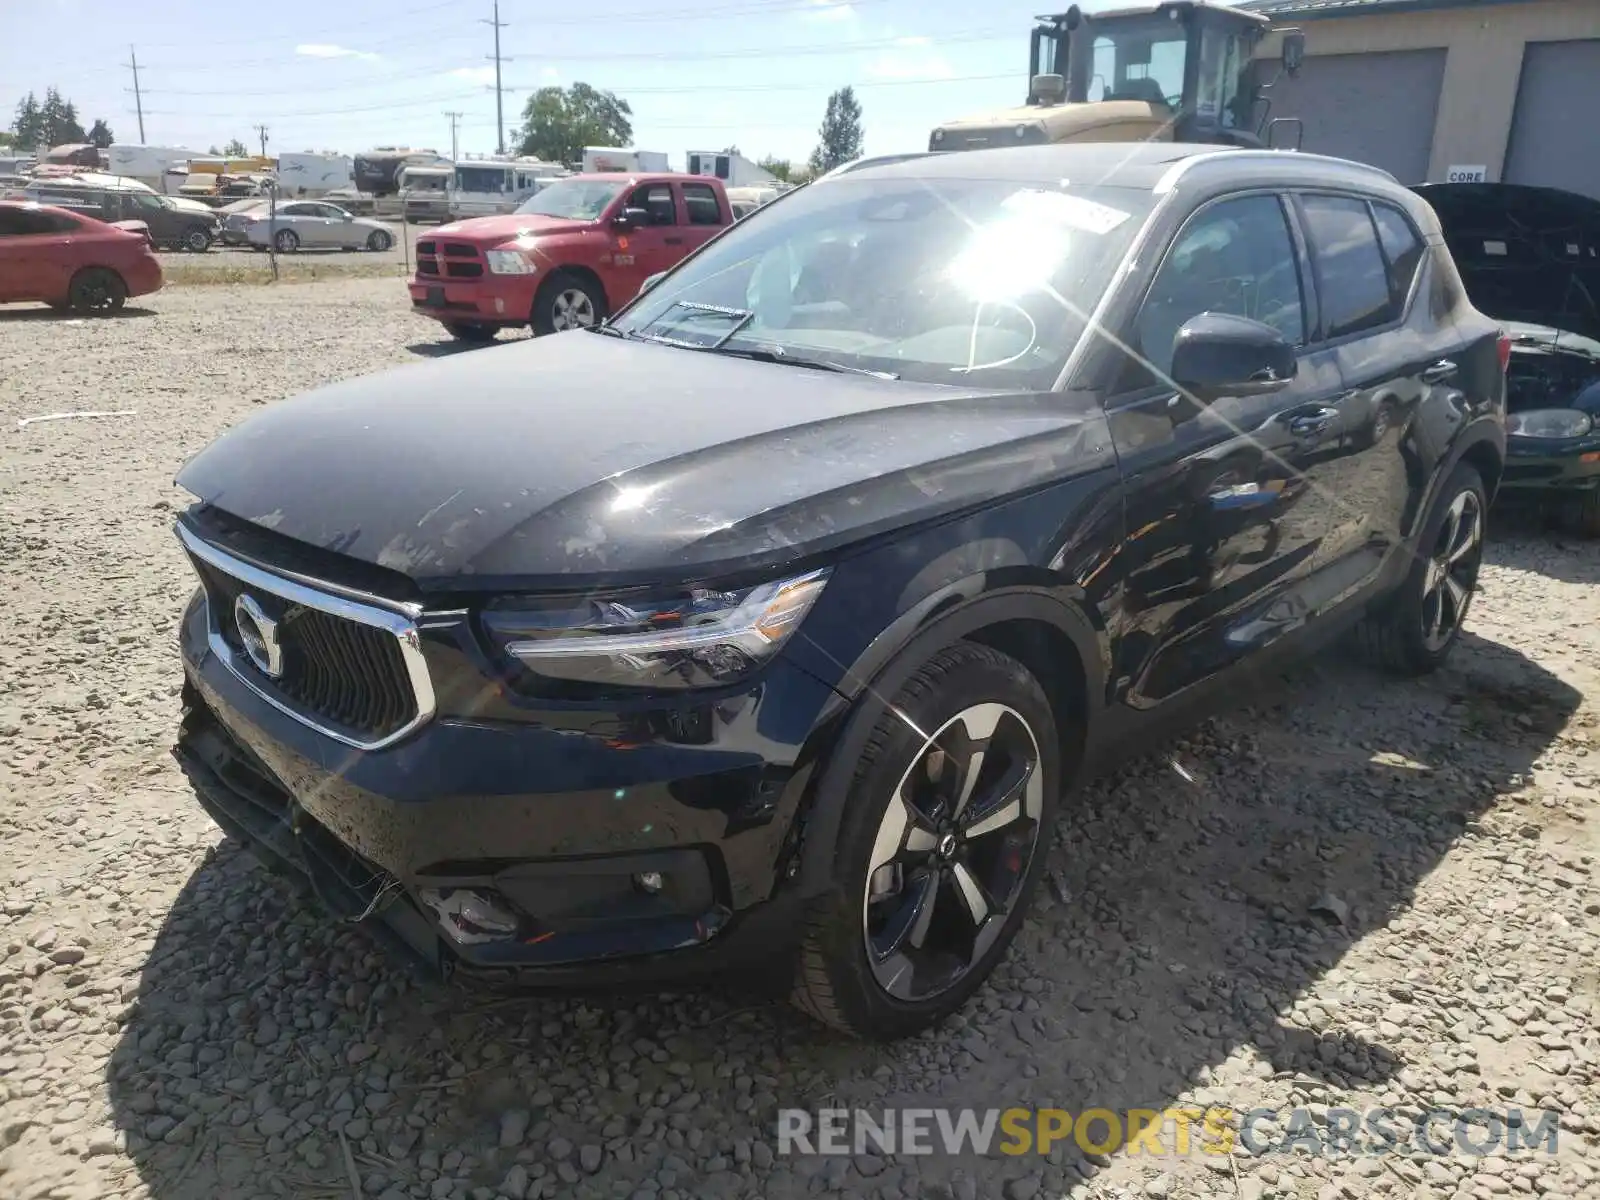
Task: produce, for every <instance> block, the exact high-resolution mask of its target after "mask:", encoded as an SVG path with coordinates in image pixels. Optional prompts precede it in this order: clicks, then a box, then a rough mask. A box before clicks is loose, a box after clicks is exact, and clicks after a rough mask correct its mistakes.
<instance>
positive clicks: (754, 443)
mask: <svg viewBox="0 0 1600 1200" xmlns="http://www.w3.org/2000/svg"><path fill="white" fill-rule="evenodd" d="M528 254H529V257H530V263H532V264H533V266H534V269H539V263H538V258H537V246H536V243H535V244H533V245H532V246H531V247H530V249H529V251H528ZM1507 353H1508V345H1507V342H1506V340H1505V338H1504V337H1503V336H1502V333H1501V330H1500V329H1499V328H1498V326H1497V325H1496V324H1495V323H1494V322H1492V321H1490V320H1489V319H1487V318H1486V317H1484V316H1482V315H1481V314H1480V313H1478V312H1477V311H1476V310H1474V309H1473V308H1472V307H1471V305H1470V304H1469V303H1468V302H1467V300H1466V297H1465V296H1464V294H1463V291H1462V287H1461V281H1460V279H1459V277H1458V276H1457V274H1456V271H1455V269H1454V267H1453V264H1452V261H1451V259H1450V256H1449V254H1448V252H1447V250H1446V249H1445V247H1444V243H1443V241H1442V239H1441V237H1440V231H1439V227H1438V224H1437V222H1436V220H1435V217H1434V214H1433V212H1432V211H1431V210H1430V208H1429V207H1428V205H1427V204H1426V202H1424V201H1423V200H1422V199H1421V198H1420V197H1418V196H1417V195H1415V194H1414V193H1412V192H1410V191H1408V190H1407V189H1405V188H1403V187H1400V186H1399V185H1397V184H1396V183H1395V182H1394V181H1393V180H1392V179H1391V178H1389V177H1388V176H1386V175H1384V174H1383V173H1381V172H1378V171H1374V170H1372V169H1369V168H1365V167H1360V166H1357V165H1355V164H1352V163H1345V162H1340V161H1336V160H1330V159H1321V158H1316V157H1313V156H1309V155H1298V154H1281V153H1267V152H1259V151H1249V150H1219V149H1217V148H1215V147H1198V146H1183V145H1171V144H1168V145H1148V146H1137V147H1130V146H1044V147H1028V148H1019V149H1004V150H993V151H978V152H972V153H963V154H947V155H931V156H910V157H903V158H900V159H897V160H894V161H888V162H882V163H872V162H867V163H862V164H857V165H856V166H855V167H854V168H852V169H850V170H847V171H844V172H842V173H836V174H835V175H833V176H830V177H826V178H824V179H822V180H820V181H818V182H816V183H814V184H812V185H810V186H807V187H804V188H800V189H796V190H795V191H793V192H791V193H789V194H787V195H785V196H784V197H781V198H780V199H778V200H777V201H775V202H773V203H772V204H770V205H768V206H766V207H765V208H763V209H762V210H761V211H760V212H758V213H756V214H754V215H753V216H751V217H750V218H748V219H746V220H744V221H741V222H739V223H738V224H737V225H735V226H733V227H731V228H730V229H728V230H727V231H726V232H725V233H723V234H722V235H721V236H719V237H718V238H717V239H716V240H714V241H713V242H711V243H709V244H708V245H707V246H706V247H704V248H703V249H702V250H700V251H698V252H697V253H696V254H694V255H693V256H691V257H690V258H689V259H687V260H685V261H684V262H683V263H682V264H680V265H679V266H678V267H677V268H675V269H674V270H673V271H671V272H670V273H668V274H667V275H666V276H665V277H664V278H661V279H659V280H657V281H656V282H654V284H653V286H650V287H649V288H648V289H647V290H646V291H645V292H644V293H643V294H642V295H640V296H639V297H637V298H636V299H635V300H634V301H633V302H632V303H631V304H630V305H628V306H627V307H625V308H624V309H623V310H621V311H620V312H618V313H617V314H615V315H614V316H613V317H612V318H611V319H610V320H609V321H608V322H607V323H606V324H605V325H604V326H603V327H602V328H599V329H597V330H582V331H573V332H570V333H567V334H562V335H560V336H557V337H551V338H541V339H538V340H537V341H530V342H524V343H517V344H511V345H506V346H501V347H495V348H491V349H486V350H480V351H475V352H472V353H471V354H469V355H466V356H461V357H454V358H451V359H448V360H441V361H437V362H433V363H428V364H419V365H415V366H409V367H404V368H401V369H398V370H395V371H392V372H388V373H383V374H378V375H374V376H370V377H367V378H361V379H354V380H349V381H346V382H343V383H338V384H335V385H333V386H329V387H324V388H321V389H319V390H317V391H315V392H313V393H311V394H309V395H306V396H303V397H301V398H298V399H294V400H290V401H287V402H284V403H280V404H274V405H271V406H269V407H268V408H266V409H265V410H263V411H262V412H261V413H259V414H258V415H256V416H254V417H252V418H251V419H249V420H247V421H245V422H244V423H242V424H241V425H239V426H238V427H237V428H235V429H233V430H231V431H230V432H228V433H227V434H225V435H224V436H222V437H221V438H219V439H218V440H217V441H215V442H214V443H213V444H212V445H211V446H209V447H208V448H207V449H205V450H204V451H202V452H201V453H200V454H198V455H197V456H195V457H194V458H193V459H192V460H190V461H189V462H188V463H187V464H186V465H185V466H184V467H183V468H182V470H181V473H180V475H179V476H178V480H179V483H180V484H181V485H182V486H183V487H184V488H186V489H187V490H188V491H189V492H190V493H191V494H192V495H193V496H194V497H195V498H196V499H195V503H194V504H193V505H192V506H191V507H190V508H189V509H188V510H187V511H186V512H184V513H183V514H182V515H181V517H180V519H179V521H178V526H177V534H178V537H179V538H180V540H181V542H182V544H183V546H184V548H185V550H186V552H187V554H188V556H189V558H190V559H191V561H192V563H193V566H194V568H195V570H196V571H197V572H198V574H199V576H200V581H201V584H202V586H201V588H200V589H199V590H198V591H197V592H196V594H195V596H194V599H193V601H192V603H191V604H190V605H189V607H188V609H187V610H186V612H185V614H184V617H183V622H182V630H181V646H182V655H183V665H184V671H185V674H186V677H187V683H186V687H185V700H186V706H185V717H184V722H183V727H182V731H181V735H180V738H179V742H178V747H177V754H178V756H179V758H180V760H181V761H182V762H183V764H184V765H185V767H186V769H187V770H188V772H189V774H190V777H191V778H192V780H193V782H194V784H195V786H196V790H197V793H198V795H199V798H200V800H201V802H202V803H203V804H204V805H205V807H206V808H207V810H208V811H209V812H210V813H211V814H212V815H213V817H214V818H215V819H216V820H217V822H218V823H219V824H220V825H221V826H222V827H223V828H224V829H226V830H227V831H228V832H230V833H232V834H234V835H236V836H237V837H239V838H241V839H244V840H245V841H246V842H248V843H249V844H250V845H251V846H252V847H253V848H254V849H255V851H256V852H257V854H258V855H259V856H260V857H262V858H263V859H265V860H266V861H267V862H268V863H270V864H273V865H275V866H277V867H280V868H282V869H284V870H287V871H291V872H294V873H296V874H297V875H299V876H302V877H303V878H304V879H306V880H308V881H309V882H310V884H311V886H312V888H313V889H314V891H315V893H316V894H317V895H318V896H320V897H321V899H322V901H323V902H325V903H326V905H327V906H329V907H330V908H332V909H333V910H334V911H335V912H337V913H340V914H342V915H344V916H347V917H351V918H356V917H362V918H364V919H365V920H366V922H367V924H368V925H370V926H371V927H373V928H374V930H375V931H377V932H379V933H382V934H386V935H389V936H390V939H391V940H392V941H393V942H394V943H396V944H397V945H399V946H402V947H404V948H405V949H406V950H407V951H408V952H409V953H410V954H412V955H415V956H419V957H420V958H421V959H423V960H425V961H426V962H427V963H430V964H432V965H433V966H435V967H437V968H438V969H440V970H442V971H445V972H448V973H451V974H453V975H455V976H456V977H457V978H459V979H470V980H476V981H481V982H483V983H485V984H504V985H520V986H541V985H582V986H584V987H593V986H602V987H603V986H607V985H609V984H611V983H624V982H628V983H631V982H636V981H641V980H642V981H651V980H664V979H667V978H669V977H678V976H685V975H698V976H707V975H711V976H715V975H717V974H718V973H719V972H729V971H732V970H735V969H738V968H741V967H743V966H747V965H750V964H753V963H755V962H756V961H757V960H761V959H763V958H766V957H769V956H778V958H779V960H780V961H781V962H782V963H784V964H786V966H787V968H788V971H789V977H790V978H792V981H793V985H792V986H793V989H794V995H795V998H796V999H797V1001H798V1002H799V1003H800V1004H801V1006H802V1007H803V1008H805V1009H806V1010H808V1011H809V1012H811V1013H812V1014H814V1015H815V1016H817V1017H818V1018H820V1019H822V1020H823V1021H826V1022H829V1023H831V1024H832V1025H834V1026H837V1027H838V1028H840V1029H843V1030H846V1031H849V1032H851V1033H854V1034H857V1035H861V1036H865V1037H871V1038H892V1037H896V1036H900V1035H904V1034H907V1033H910V1032H913V1031H916V1030H918V1029H920V1028H924V1027H926V1026H927V1025H928V1024H930V1023H931V1022H934V1021H936V1020H938V1019H940V1018H941V1017H942V1016H944V1015H945V1014H947V1013H949V1012H950V1011H952V1010H953V1009H955V1008H956V1007H957V1006H959V1005H960V1004H962V1003H963V1001H964V1000H965V999H966V998H967V997H968V996H969V995H970V994H971V993H972V992H973V991H974V990H975V989H976V988H977V987H979V986H980V985H981V983H982V981H983V980H984V978H985V976H986V975H987V974H988V973H989V971H990V969H991V968H992V966H993V965H994V963H995V961H996V960H997V959H998V958H999V956H1000V955H1001V954H1002V953H1004V951H1005V949H1006V946H1007V944H1008V942H1009V940H1010V939H1011V937H1012V936H1013V935H1014V934H1015V933H1016V930H1017V927H1018V925H1019V923H1020V922H1021V921H1022V919H1023V916H1024V913H1025V912H1026V909H1027V904H1028V899H1029V895H1030V893H1031V891H1032V890H1033V888H1034V887H1035V885H1036V884H1037V881H1038V876H1039V875H1040V873H1041V870H1042V869H1043V867H1044V864H1045V860H1046V857H1047V855H1048V854H1049V853H1050V842H1051V835H1052V832H1053V827H1054V824H1055V816H1056V813H1057V812H1058V811H1059V806H1060V805H1061V804H1063V803H1070V796H1071V794H1072V793H1071V790H1070V789H1071V785H1072V782H1073V780H1074V779H1075V778H1077V777H1079V776H1081V775H1082V774H1083V773H1084V772H1086V771H1089V770H1092V769H1093V766H1094V763H1095V761H1096V758H1097V756H1098V755H1099V754H1100V752H1101V751H1102V750H1104V748H1106V747H1108V746H1111V745H1112V744H1113V743H1114V742H1117V741H1120V740H1121V739H1123V738H1125V737H1127V736H1130V735H1133V736H1137V735H1138V734H1139V733H1140V732H1141V731H1149V730H1151V729H1153V728H1154V727H1155V723H1157V722H1160V721H1163V720H1165V719H1166V718H1168V717H1171V716H1174V715H1182V714H1184V713H1191V712H1195V711H1199V710H1201V709H1202V708H1203V707H1204V706H1206V705H1214V704H1215V703H1217V702H1218V700H1219V698H1221V699H1225V698H1226V697H1227V696H1229V695H1231V694H1234V693H1238V692H1239V691H1241V690H1242V687H1243V681H1244V678H1245V675H1244V673H1245V672H1247V671H1250V670H1252V669H1254V668H1257V667H1259V666H1261V665H1262V664H1265V663H1269V662H1275V661H1278V660H1279V659H1280V656H1283V655H1291V656H1292V655H1298V654H1304V653H1306V652H1307V651H1308V650H1309V649H1310V648H1311V647H1312V646H1313V645H1315V644H1317V643H1319V642H1321V641H1323V640H1324V639H1326V638H1328V637H1331V636H1333V635H1335V634H1338V633H1340V632H1341V631H1343V630H1345V629H1347V628H1352V627H1353V630H1354V633H1355V636H1357V637H1359V638H1361V639H1364V641H1365V643H1366V644H1367V645H1368V647H1369V648H1370V649H1371V650H1372V651H1373V652H1375V653H1376V654H1377V655H1378V656H1380V657H1381V658H1382V659H1383V660H1384V661H1386V662H1387V663H1388V664H1389V665H1391V666H1392V667H1394V668H1396V669H1399V670H1402V671H1408V672H1421V671H1427V670H1430V669H1432V668H1434V667H1436V666H1437V665H1438V664H1439V663H1440V662H1441V661H1442V660H1443V659H1444V658H1445V656H1446V655H1447V654H1449V652H1450V649H1451V647H1452V645H1453V644H1454V642H1455V641H1456V639H1457V637H1458V635H1459V633H1460V630H1461V625H1462V620H1463V618H1464V617H1465V615H1466V613H1467V608H1468V605H1469V603H1470V602H1471V599H1472V596H1473V591H1474V586H1475V582H1476V577H1477V572H1478V564H1479V560H1480V557H1481V554H1482V550H1483V534H1484V514H1485V511H1486V509H1487V507H1488V503H1489V500H1490V499H1491V497H1492V495H1493V493H1494V491H1495V488H1496V485H1497V482H1498V480H1499V478H1500V475H1501V472H1502V469H1503V464H1504V455H1505V427H1504V420H1505V418H1504V408H1505V397H1504V387H1505V384H1504V379H1505V376H1504V371H1505V361H1506V356H1507ZM1063 797H1068V799H1064V798H1063Z"/></svg>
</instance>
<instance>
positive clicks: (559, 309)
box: [530, 271, 606, 337]
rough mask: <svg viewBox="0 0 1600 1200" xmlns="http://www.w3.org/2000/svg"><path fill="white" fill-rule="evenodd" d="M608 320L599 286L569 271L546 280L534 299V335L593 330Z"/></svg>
mask: <svg viewBox="0 0 1600 1200" xmlns="http://www.w3.org/2000/svg"><path fill="white" fill-rule="evenodd" d="M605 319H606V297H605V293H604V292H602V291H601V290H600V287H599V285H598V284H595V283H593V282H591V281H590V280H587V279H585V278H583V276H581V275H574V274H571V273H570V272H567V271H557V272H555V273H554V274H553V275H551V276H550V278H548V279H546V280H545V281H544V283H543V284H541V285H540V287H539V292H538V294H537V295H536V296H534V298H533V315H532V320H531V322H530V323H531V324H532V325H533V335H534V336H535V337H543V336H544V335H545V334H547V333H562V332H564V331H566V330H568V329H589V328H593V327H594V326H596V325H598V324H600V322H601V321H604V320H605Z"/></svg>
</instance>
